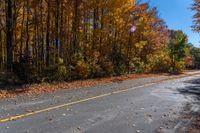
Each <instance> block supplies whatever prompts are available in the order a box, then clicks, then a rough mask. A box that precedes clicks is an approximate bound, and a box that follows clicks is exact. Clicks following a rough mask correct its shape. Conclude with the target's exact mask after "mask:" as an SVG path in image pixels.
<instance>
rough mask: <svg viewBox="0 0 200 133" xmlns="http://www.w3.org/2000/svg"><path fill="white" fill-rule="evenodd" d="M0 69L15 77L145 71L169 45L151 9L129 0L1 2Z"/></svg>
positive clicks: (162, 25) (71, 76)
mask: <svg viewBox="0 0 200 133" xmlns="http://www.w3.org/2000/svg"><path fill="white" fill-rule="evenodd" d="M0 3H1V4H0V68H1V71H7V72H12V73H14V74H15V75H17V77H19V79H20V80H27V81H32V80H34V81H37V80H40V81H41V80H42V81H43V80H55V79H56V80H57V79H58V80H59V79H63V78H64V79H68V80H72V79H80V78H89V77H102V76H107V75H120V74H125V73H133V72H145V71H147V70H149V69H148V66H149V63H150V62H149V59H150V58H152V57H153V56H154V55H158V54H161V52H162V51H164V50H165V49H166V48H167V45H168V43H169V32H168V28H167V26H166V24H165V22H164V20H162V19H161V18H160V17H159V16H158V11H157V9H156V8H151V7H149V5H148V4H147V3H144V4H136V3H137V2H136V1H133V0H101V1H99V0H26V1H25V0H15V1H12V0H0Z"/></svg>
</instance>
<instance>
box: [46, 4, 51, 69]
mask: <svg viewBox="0 0 200 133" xmlns="http://www.w3.org/2000/svg"><path fill="white" fill-rule="evenodd" d="M47 6H48V7H47V8H48V9H47V10H48V11H47V20H46V30H47V31H46V32H47V33H46V54H47V55H46V66H47V67H48V66H49V63H50V59H49V58H50V53H49V32H50V30H49V28H50V1H47Z"/></svg>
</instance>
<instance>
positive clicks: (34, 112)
mask: <svg viewBox="0 0 200 133" xmlns="http://www.w3.org/2000/svg"><path fill="white" fill-rule="evenodd" d="M199 74H200V73H196V74H185V75H184V76H178V77H173V78H167V79H163V80H158V81H155V82H152V83H148V84H144V85H141V86H137V87H132V88H129V89H122V90H117V91H114V92H111V93H106V94H101V95H98V96H94V97H91V98H86V99H82V100H78V101H74V102H70V103H66V104H61V105H58V106H53V107H50V108H46V109H41V110H37V111H33V112H29V113H24V114H21V115H16V116H12V117H8V118H4V119H0V123H3V122H8V121H12V120H17V119H21V118H24V117H28V116H32V115H36V114H39V113H43V112H48V111H52V110H55V109H59V108H63V107H67V106H72V105H75V104H79V103H83V102H87V101H91V100H95V99H99V98H103V97H107V96H110V95H113V94H119V93H123V92H128V91H131V90H135V89H139V88H142V87H148V86H151V85H155V84H158V83H161V82H164V81H168V80H173V79H180V78H185V77H189V76H194V75H199Z"/></svg>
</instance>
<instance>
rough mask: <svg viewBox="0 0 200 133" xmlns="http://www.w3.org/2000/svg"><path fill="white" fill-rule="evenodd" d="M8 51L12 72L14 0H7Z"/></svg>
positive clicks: (8, 60)
mask: <svg viewBox="0 0 200 133" xmlns="http://www.w3.org/2000/svg"><path fill="white" fill-rule="evenodd" d="M6 52H7V62H6V65H7V71H8V72H12V63H13V0H6Z"/></svg>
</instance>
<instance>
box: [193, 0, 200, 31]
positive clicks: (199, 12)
mask: <svg viewBox="0 0 200 133" xmlns="http://www.w3.org/2000/svg"><path fill="white" fill-rule="evenodd" d="M192 10H193V11H195V15H194V16H193V18H194V21H193V23H194V25H193V26H192V28H193V30H194V31H195V32H200V1H199V0H194V3H193V5H192Z"/></svg>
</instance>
